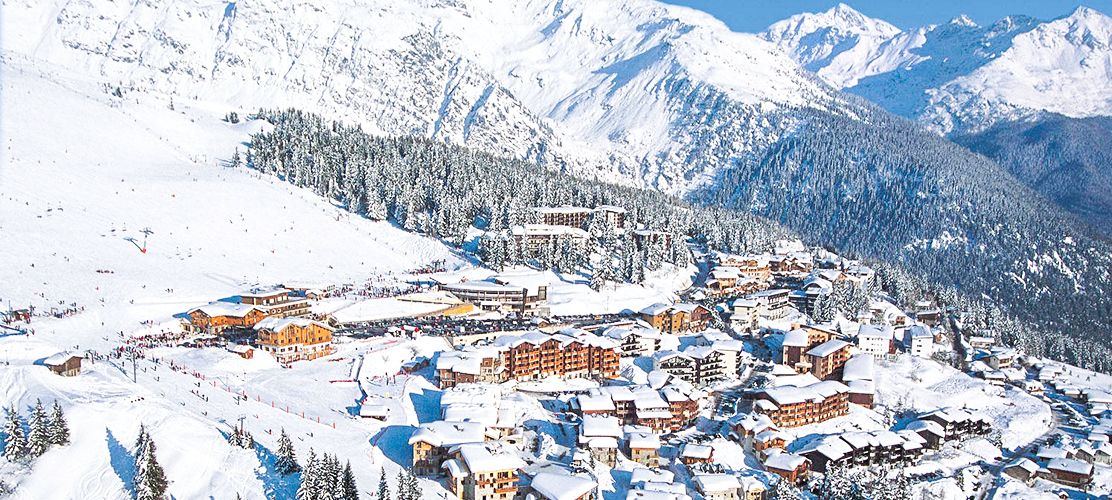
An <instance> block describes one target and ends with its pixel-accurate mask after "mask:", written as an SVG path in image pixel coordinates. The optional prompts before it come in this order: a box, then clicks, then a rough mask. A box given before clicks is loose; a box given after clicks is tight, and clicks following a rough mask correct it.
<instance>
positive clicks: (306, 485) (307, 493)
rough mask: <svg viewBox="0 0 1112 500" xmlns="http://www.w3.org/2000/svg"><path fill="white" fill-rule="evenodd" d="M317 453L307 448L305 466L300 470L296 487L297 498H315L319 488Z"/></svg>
mask: <svg viewBox="0 0 1112 500" xmlns="http://www.w3.org/2000/svg"><path fill="white" fill-rule="evenodd" d="M317 476H318V466H317V455H316V453H315V452H313V449H312V448H309V456H308V458H306V459H305V468H304V469H302V471H301V485H300V486H298V488H297V500H317V497H318V496H319V495H320V490H319V489H318V488H317V486H318V484H317Z"/></svg>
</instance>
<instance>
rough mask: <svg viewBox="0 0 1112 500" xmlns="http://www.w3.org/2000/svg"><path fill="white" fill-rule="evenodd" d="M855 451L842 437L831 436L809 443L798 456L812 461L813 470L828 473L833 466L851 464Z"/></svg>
mask: <svg viewBox="0 0 1112 500" xmlns="http://www.w3.org/2000/svg"><path fill="white" fill-rule="evenodd" d="M854 451H855V450H854V448H853V447H852V446H850V445H849V443H847V442H846V441H845V440H844V439H842V437H841V436H837V435H829V436H823V437H822V438H820V439H816V440H814V441H812V442H810V443H808V445H807V446H806V447H804V448H802V449H800V450H799V451H798V454H799V455H801V456H803V457H805V458H807V460H810V461H811V470H815V471H818V472H826V471H827V470H828V469H829V468H830V466H831V465H839V464H848V463H850V462H851V460H852V457H853V454H854Z"/></svg>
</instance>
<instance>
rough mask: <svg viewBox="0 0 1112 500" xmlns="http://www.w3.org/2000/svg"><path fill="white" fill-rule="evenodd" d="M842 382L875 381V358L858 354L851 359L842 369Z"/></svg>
mask: <svg viewBox="0 0 1112 500" xmlns="http://www.w3.org/2000/svg"><path fill="white" fill-rule="evenodd" d="M842 370H843V371H842V381H844V382H851V381H854V380H872V379H873V357H872V356H870V355H868V354H858V355H856V356H853V357H852V358H849V359H848V360H847V361H846V364H845V366H844V367H843V369H842Z"/></svg>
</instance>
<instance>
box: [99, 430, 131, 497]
mask: <svg viewBox="0 0 1112 500" xmlns="http://www.w3.org/2000/svg"><path fill="white" fill-rule="evenodd" d="M104 432H105V433H106V434H107V436H106V439H105V441H107V443H108V459H109V462H110V463H111V464H112V470H113V471H114V472H115V473H116V476H118V477H119V478H120V481H123V483H124V488H125V489H126V490H127V492H128V495H129V496H132V497H134V496H135V484H134V481H135V455H133V454H132V453H131V452H130V451H128V450H127V448H125V447H124V445H123V444H121V443H120V441H119V440H118V439H116V435H115V434H112V430H111V429H108V428H107V427H106V428H105V429H104Z"/></svg>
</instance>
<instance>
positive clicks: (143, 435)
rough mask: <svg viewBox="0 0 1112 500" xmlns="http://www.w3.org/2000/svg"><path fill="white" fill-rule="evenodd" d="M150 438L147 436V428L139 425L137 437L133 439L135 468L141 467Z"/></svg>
mask: <svg viewBox="0 0 1112 500" xmlns="http://www.w3.org/2000/svg"><path fill="white" fill-rule="evenodd" d="M150 440H151V436H150V435H149V434H147V427H146V426H144V425H143V424H139V436H138V437H136V438H135V468H136V469H139V467H141V466H142V462H143V455H144V454H146V453H147V444H148V443H149V442H150Z"/></svg>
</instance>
